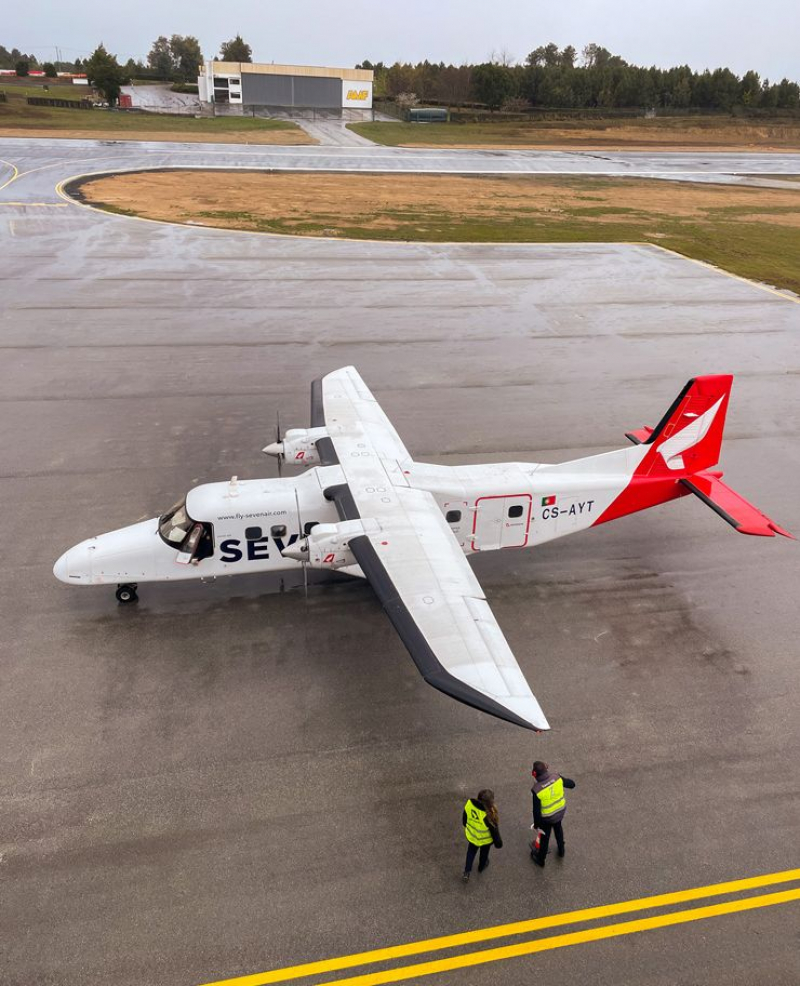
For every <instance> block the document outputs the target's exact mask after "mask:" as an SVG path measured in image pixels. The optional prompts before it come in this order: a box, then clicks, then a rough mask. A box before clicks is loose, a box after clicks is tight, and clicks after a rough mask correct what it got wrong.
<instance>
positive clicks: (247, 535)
mask: <svg viewBox="0 0 800 986" xmlns="http://www.w3.org/2000/svg"><path fill="white" fill-rule="evenodd" d="M260 538H261V528H260V527H245V529H244V539H245V541H258V540H259V539H260Z"/></svg>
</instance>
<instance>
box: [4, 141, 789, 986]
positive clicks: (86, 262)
mask: <svg viewBox="0 0 800 986" xmlns="http://www.w3.org/2000/svg"><path fill="white" fill-rule="evenodd" d="M22 144H23V142H6V141H4V142H2V144H0V158H4V159H5V160H8V161H12V162H13V163H14V164H16V165H17V167H18V168H19V170H20V171H25V170H26V167H27V168H34V167H38V168H42V169H43V170H40V171H37V172H35V173H33V174H30V175H28V176H24V177H21V178H19V179H18V180H17V181H16V182H14V183H13V184H11V185H9V186H8V187H7V188H6V189H5V190H4V191H2V192H0V202H5V203H9V202H12V201H18V200H19V201H24V202H26V203H27V204H26V205H23V206H14V205H5V206H2V205H0V239H1V240H2V250H3V253H2V257H3V260H2V267H1V268H0V295H1V296H2V313H1V314H0V345H1V346H2V367H3V375H2V380H3V383H2V392H1V393H0V400H1V401H2V416H0V450H1V454H2V459H1V460H0V461H1V462H2V466H1V467H0V468H1V469H2V473H1V474H0V490H2V502H3V506H4V509H3V511H2V515H1V519H0V536H1V537H2V544H3V545H4V547H5V553H6V563H5V564H4V565H3V566H2V569H0V598H2V600H3V604H2V633H0V662H1V663H0V667H2V686H1V687H0V750H2V755H1V759H0V764H1V765H0V811H2V821H1V823H0V832H1V833H2V834H0V880H2V893H1V894H0V925H2V927H3V932H2V936H3V949H2V951H0V981H2V983H3V984H4V986H23V984H24V986H30V984H31V983H33V982H36V983H58V984H62V983H69V984H73V983H76V984H77V983H80V984H81V986H101V984H102V986H107V984H108V983H111V982H113V983H114V984H115V986H141V984H145V983H146V984H162V983H163V984H170V986H172V984H177V983H185V984H199V983H206V982H209V981H212V980H217V979H223V978H226V977H230V976H234V975H237V974H244V973H248V972H258V971H259V970H264V969H269V968H272V967H277V966H282V965H291V964H293V963H295V962H302V961H307V960H314V959H323V958H327V957H330V956H334V955H339V954H343V953H348V952H355V951H360V950H362V949H368V948H376V947H380V946H382V945H393V944H396V943H399V942H403V941H408V940H413V939H416V938H428V937H431V936H432V935H444V934H450V933H453V932H457V931H462V930H466V929H470V928H480V927H485V926H488V925H493V924H500V923H503V922H506V921H519V920H522V919H524V918H529V917H535V916H539V915H546V914H552V913H556V912H559V911H567V910H572V909H575V908H582V907H586V906H592V905H596V904H606V903H611V902H614V901H620V900H625V899H627V898H633V897H638V896H643V895H648V894H655V893H660V892H665V891H671V890H680V889H683V888H686V887H693V886H698V885H701V884H711V883H715V882H717V881H722V880H731V879H736V878H739V877H748V876H753V875H756V874H760V873H771V872H775V871H780V870H786V869H789V868H792V867H797V866H798V863H799V859H798V846H800V812H798V790H799V789H800V768H799V767H798V764H799V763H800V717H798V715H797V696H798V694H799V693H800V662H799V661H798V645H797V640H798V631H799V630H800V619H799V617H798V608H797V587H798V558H800V556H798V547H797V545H795V544H793V543H791V542H788V541H785V540H783V539H774V540H768V539H760V538H747V537H741V536H737V535H736V534H735V533H734V532H733V531H732V530H731V529H730V528H729V527H728V526H727V525H726V524H725V523H723V522H722V521H721V520H720V518H719V517H717V516H716V515H715V514H714V513H712V511H710V510H707V509H705V508H704V507H703V505H702V504H701V503H699V502H697V501H695V502H687V500H681V501H679V502H677V503H674V504H671V505H669V506H666V507H662V508H659V509H657V510H653V511H649V512H646V513H644V514H641V515H638V516H635V517H632V518H628V519H625V520H622V521H618V522H616V523H614V524H610V525H607V526H606V527H604V528H601V529H598V530H597V531H590V532H588V533H585V534H581V535H577V536H575V537H574V538H567V539H564V540H561V541H556V542H553V543H551V544H548V545H545V546H544V547H542V548H540V549H538V550H536V551H530V552H525V551H519V552H517V551H514V552H506V553H499V554H495V555H491V556H487V557H482V558H479V559H478V560H477V561H476V562H475V571H476V573H477V575H478V577H479V578H480V580H481V582H482V584H483V586H484V588H485V590H486V593H487V596H488V598H489V601H490V603H491V605H492V607H493V610H494V612H495V613H496V615H497V617H498V620H499V622H500V624H501V626H502V627H503V629H504V631H505V633H506V636H507V637H508V639H509V642H510V644H511V646H512V649H513V650H514V651H515V653H516V655H517V657H518V660H519V662H520V665H521V666H522V668H523V670H524V671H525V673H526V675H527V676H528V678H529V680H530V682H531V684H532V687H533V690H534V692H535V693H536V695H537V697H538V698H539V699H540V701H541V703H542V706H543V708H544V709H545V711H546V713H547V715H548V718H549V719H550V722H551V724H552V727H553V729H552V732H551V733H550V734H548V735H547V736H543V737H536V736H533V735H531V734H529V733H526V732H524V731H522V730H517V729H515V728H514V727H511V726H509V725H507V724H504V723H502V722H499V721H496V720H493V719H491V718H488V717H486V716H484V715H482V714H481V713H478V712H475V711H473V710H470V709H468V708H466V707H464V706H461V705H459V704H457V703H455V702H453V701H451V700H449V699H447V698H446V697H444V696H442V695H440V694H439V693H437V692H435V691H433V690H432V689H430V688H429V687H428V686H426V685H425V684H424V682H423V681H422V680H421V678H420V677H419V675H418V673H417V671H416V669H415V667H414V665H413V663H412V662H411V660H410V658H409V657H408V655H407V654H406V652H405V650H404V649H403V647H402V645H401V644H400V642H399V640H398V639H397V637H396V636H395V634H394V632H393V630H392V627H391V625H390V624H389V622H388V620H387V619H386V618H385V616H384V615H383V613H382V611H381V609H380V606H379V604H378V603H377V601H376V600H375V598H374V596H373V594H372V591H371V589H370V588H369V586H368V585H365V584H363V583H360V582H355V581H353V582H351V581H346V580H342V581H340V582H337V583H336V584H334V585H326V586H312V588H311V590H310V592H309V594H308V598H307V599H306V598H305V597H304V595H303V593H302V591H301V590H298V589H296V588H287V591H285V592H283V593H281V592H279V591H278V586H276V585H274V584H272V583H265V582H262V581H260V580H259V579H254V578H245V579H243V580H240V581H233V580H231V581H228V582H217V583H215V584H214V585H186V584H184V585H171V586H162V587H159V586H142V588H141V592H140V602H139V603H138V605H136V606H131V607H120V606H118V605H117V604H116V602H115V600H114V595H113V591H112V590H111V589H109V588H99V589H93V588H85V589H78V588H73V589H70V588H69V587H66V586H63V585H61V584H59V583H58V582H56V580H55V579H54V578H53V576H52V573H51V569H52V564H53V561H54V560H55V558H56V557H57V556H58V555H59V554H60V553H61V552H62V551H63V550H64V549H65V548H67V547H69V546H70V545H71V544H74V543H76V542H77V541H80V540H81V539H83V538H84V537H87V536H89V535H91V534H93V533H97V532H100V531H103V530H110V529H112V528H114V527H116V526H119V525H122V524H126V523H129V522H133V521H135V520H138V519H140V518H143V517H147V516H152V515H154V514H156V513H158V512H160V511H161V510H163V509H165V508H166V507H167V506H169V505H170V504H171V503H172V502H174V500H175V499H177V498H178V497H179V496H180V495H181V494H182V493H183V492H185V491H186V490H187V489H188V488H189V487H191V486H192V485H193V484H194V483H196V482H198V481H205V480H223V479H226V478H228V477H229V476H230V475H232V474H234V473H235V474H237V475H239V476H240V477H248V476H257V475H271V474H273V473H272V470H273V469H274V465H273V464H272V463H271V462H270V461H267V460H265V459H264V457H263V456H262V455H261V454H260V453H259V449H261V448H262V447H263V446H264V445H265V444H266V443H267V442H268V441H270V440H271V439H272V434H273V427H274V420H275V413H276V411H277V410H280V413H281V420H282V422H283V424H284V427H290V426H293V425H297V426H303V425H305V424H306V423H307V421H308V411H309V408H308V385H309V382H310V381H311V379H313V378H314V377H316V376H319V375H320V374H322V373H325V372H326V371H328V370H331V369H333V368H335V367H338V366H342V365H345V364H347V363H354V364H356V365H357V366H358V368H359V370H360V371H361V373H362V375H363V376H364V378H365V380H366V381H367V382H368V384H369V385H370V386H371V387H372V389H373V390H374V392H375V394H376V396H377V397H378V399H379V400H380V401H381V403H382V405H383V406H384V408H385V410H386V411H387V413H388V414H389V416H390V417H391V418H392V420H393V422H394V424H395V426H396V427H397V429H398V431H399V433H400V435H401V436H402V438H403V439H404V441H405V442H406V444H407V445H408V447H409V448H410V449H411V450H412V452H414V453H415V455H416V456H417V457H418V458H420V459H427V460H431V461H440V462H446V463H451V464H456V463H466V462H470V461H492V460H496V461H503V460H515V459H520V460H529V459H536V458H538V459H540V460H543V461H557V460H559V459H562V458H572V457H575V456H578V455H581V454H584V453H586V452H590V451H599V450H602V449H605V448H612V447H619V446H621V445H623V444H624V438H623V434H624V432H625V431H627V430H630V429H631V428H637V427H641V425H643V424H651V425H652V424H655V423H656V421H657V420H658V418H659V417H660V416H661V414H662V413H663V412H664V410H665V409H666V408H667V407H668V405H669V404H670V403H671V401H672V399H673V398H674V396H675V395H676V394H677V392H678V391H679V389H680V388H681V386H682V385H683V383H684V382H685V381H686V380H687V379H688V378H689V377H690V376H693V375H696V374H699V373H713V372H732V373H734V374H735V375H736V381H735V384H734V391H733V398H732V403H731V409H730V412H729V416H728V426H727V432H726V441H725V443H724V445H723V460H722V467H723V468H724V469H725V470H726V480H727V481H728V482H729V483H730V484H731V485H732V486H733V487H734V488H735V489H737V490H738V491H740V492H741V493H742V494H743V495H744V496H746V497H748V498H749V499H752V500H753V501H754V502H755V503H756V504H757V505H758V506H759V507H761V508H762V509H763V510H764V511H765V512H766V513H767V514H769V515H770V516H771V517H774V518H775V519H776V520H777V521H778V522H779V523H780V524H782V525H784V526H786V527H788V528H789V529H790V530H793V531H795V532H800V507H798V499H797V490H798V487H799V486H800V451H799V449H800V445H799V444H798V437H799V436H800V399H798V382H797V381H798V374H800V343H799V342H798V340H799V339H800V305H798V304H797V303H796V301H794V300H792V299H790V298H788V297H785V296H781V295H779V294H777V293H773V292H770V291H767V290H765V289H763V288H761V287H758V286H756V285H753V284H750V283H747V282H744V281H741V280H738V279H735V278H732V277H729V276H725V275H724V274H723V273H721V272H718V271H715V270H713V269H711V268H709V267H706V266H704V265H701V264H698V263H694V262H690V261H687V260H684V259H683V258H681V257H679V256H677V255H674V254H670V253H668V252H666V251H662V250H659V249H657V248H655V247H644V246H641V247H635V246H622V245H619V246H609V245H602V246H596V245H591V244H589V245H528V246H509V245H504V246H490V245H480V246H477V245H476V246H465V245H460V246H451V245H436V244H425V245H413V244H407V245H405V244H376V243H347V242H337V243H333V242H326V241H310V240H309V241H303V240H297V239H281V238H277V237H263V236H257V235H247V234H237V233H231V232H227V231H222V230H204V229H189V228H180V227H171V226H162V225H159V224H155V223H146V222H140V221H136V220H133V219H127V218H123V217H115V216H110V215H104V214H98V213H95V212H92V211H91V210H88V209H86V208H83V207H80V206H77V205H69V204H67V203H66V202H64V201H63V200H62V199H60V198H58V197H57V196H55V194H54V193H53V191H52V189H53V186H54V184H55V182H56V181H57V180H60V179H61V178H63V177H68V176H69V175H71V174H74V173H76V172H77V171H78V170H80V169H81V168H88V167H90V166H94V165H96V164H97V163H98V162H99V164H100V166H101V167H106V166H107V163H108V161H109V160H111V159H112V157H113V159H114V160H115V161H117V163H120V162H123V161H128V162H129V164H130V166H131V167H138V166H140V161H141V156H142V155H143V154H146V155H147V159H148V160H152V161H154V163H159V164H161V163H163V158H164V155H165V153H166V152H165V151H164V150H163V149H162V148H158V149H155V150H153V149H152V146H151V147H148V148H146V149H144V150H142V148H141V147H139V148H136V147H134V148H122V149H120V147H119V146H117V147H115V148H113V149H112V150H106V149H104V150H102V151H100V152H99V157H96V158H93V159H92V161H91V162H88V161H78V160H77V154H78V150H79V149H78V148H75V149H74V150H71V151H70V152H69V154H66V152H64V150H63V144H64V142H60V143H59V144H58V146H55V145H48V144H46V143H42V144H39V145H33V144H32V143H27V144H25V146H24V147H23V148H22V150H20V147H21V145H22ZM48 148H49V149H48ZM87 150H88V151H91V152H92V153H95V152H96V151H97V148H96V147H95V146H92V147H91V148H85V147H84V148H82V149H80V152H81V153H84V152H86V151H87ZM217 150H218V149H216V148H215V151H214V153H216V152H217ZM360 150H361V149H358V151H359V153H360ZM287 151H290V152H291V154H293V155H297V154H298V152H297V151H296V150H295V149H287ZM193 152H194V149H193ZM353 152H354V149H352V148H349V149H348V154H349V153H353ZM48 153H50V154H51V155H52V157H51V159H50V160H49V162H48V158H47V154H48ZM181 153H183V152H181ZM187 153H188V152H187ZM220 153H230V152H220ZM250 153H251V151H250V149H248V150H247V151H243V152H241V154H242V155H244V154H250ZM258 153H267V152H258ZM268 153H270V154H271V153H274V149H272V148H271V149H269V152H268ZM330 153H331V149H329V148H326V149H325V154H330ZM26 155H27V157H26ZM126 155H127V156H126ZM773 160H774V158H773ZM747 167H748V169H749V170H750V171H753V170H757V169H756V168H754V166H753V164H752V163H750V162H749V163H748V164H747ZM44 169H46V170H44ZM7 174H8V175H9V176H11V174H12V173H11V171H9V172H7ZM5 180H6V179H5V177H0V185H2V184H3V182H4V181H5ZM33 202H44V203H45V204H44V205H42V206H35V205H33V204H32V203H33ZM534 757H542V758H544V759H546V760H548V761H550V762H551V763H553V764H554V765H556V766H557V767H558V768H560V769H561V770H563V772H564V773H565V774H567V775H568V776H570V777H573V778H574V779H575V780H576V782H577V785H578V787H577V788H576V790H575V791H574V792H572V795H571V798H570V806H569V811H568V815H567V820H566V824H565V828H566V834H567V857H566V859H565V860H564V861H563V863H562V862H561V861H559V860H552V862H548V865H547V867H546V869H545V870H544V871H539V870H538V869H535V868H533V867H532V866H531V864H530V862H529V860H528V857H527V851H526V840H527V837H528V825H529V821H530V794H529V786H530V785H529V769H530V762H531V760H532V759H533V758H534ZM485 785H489V786H491V787H493V788H494V790H495V792H496V794H497V798H498V802H499V805H500V810H501V828H502V831H503V835H504V839H505V847H504V848H503V850H502V851H500V852H496V853H495V855H494V858H493V866H492V868H491V869H490V870H489V871H488V872H487V873H485V874H482V875H481V876H480V877H477V875H476V876H475V877H474V878H473V881H472V884H471V885H470V886H468V887H465V886H463V885H462V884H461V882H460V880H459V875H460V870H461V865H462V862H463V860H462V851H463V835H462V832H461V830H460V827H459V821H460V812H461V806H462V804H463V802H464V799H465V798H466V797H467V796H469V795H471V794H474V793H476V791H477V789H478V788H480V787H482V786H485ZM797 915H798V911H797V905H796V904H789V905H786V906H783V907H768V908H764V909H763V910H759V911H753V912H749V913H741V914H736V915H731V916H727V917H722V918H718V919H715V920H714V921H708V922H706V921H703V922H700V923H697V924H689V925H686V926H683V927H674V928H669V929H664V930H660V931H653V932H648V933H647V934H642V935H637V936H634V937H629V938H626V939H625V940H624V941H619V940H616V941H615V940H611V941H606V942H600V943H594V944H587V945H583V946H581V947H575V948H569V949H565V950H560V951H554V952H549V953H543V954H541V955H536V956H531V957H529V958H523V959H517V960H514V961H512V962H505V963H502V964H500V965H492V966H488V967H486V968H485V969H483V970H471V971H470V970H468V971H466V972H463V971H462V972H460V973H456V972H453V973H446V974H444V975H441V976H439V977H437V978H436V979H435V980H431V981H436V982H438V983H441V984H443V986H450V984H456V983H459V984H463V983H468V982H475V981H478V977H480V978H481V979H482V978H483V977H485V976H489V977H490V978H492V979H494V980H495V981H497V982H502V983H503V984H507V986H518V984H519V986H522V984H527V983H529V982H530V981H531V979H536V978H540V977H542V978H544V979H553V980H557V981H559V982H562V981H564V982H570V983H572V982H591V983H592V984H600V986H605V984H608V986H611V984H614V986H618V984H621V983H626V984H631V986H632V984H637V986H641V984H651V983H652V984H668V983H669V984H672V983H676V982H680V983H684V982H686V983H689V982H692V983H694V982H702V983H703V984H714V986H716V984H719V986H722V984H725V986H730V984H737V986H739V984H740V986H745V984H748V986H749V984H752V983H753V982H755V981H758V979H764V980H766V981H769V982H770V983H771V984H772V986H782V984H787V986H788V984H796V982H797V980H798V978H800V958H798V955H799V950H798V937H797V927H798V922H797ZM470 977H472V978H470ZM326 981H328V980H326Z"/></svg>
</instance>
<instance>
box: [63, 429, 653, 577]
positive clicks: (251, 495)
mask: <svg viewBox="0 0 800 986" xmlns="http://www.w3.org/2000/svg"><path fill="white" fill-rule="evenodd" d="M643 448H644V447H643V446H632V447H630V448H627V449H621V450H619V451H616V452H609V453H605V454H604V455H598V456H591V457H590V458H587V459H579V460H576V461H574V462H568V463H563V464H560V465H545V464H539V463H498V464H489V465H474V466H456V467H448V466H437V465H429V464H425V463H417V462H414V463H409V465H408V467H407V468H406V469H404V470H399V469H398V476H396V477H393V481H394V482H395V484H397V483H407V484H408V485H409V486H410V487H413V488H415V489H424V490H427V491H428V492H430V493H431V494H432V495H433V496H434V498H435V499H436V501H437V503H438V505H439V507H440V509H441V511H442V513H443V514H444V516H445V518H446V519H447V521H448V523H449V525H450V528H451V530H452V531H453V534H454V535H455V537H456V539H457V540H458V542H459V544H460V545H461V547H462V550H463V551H464V553H465V554H467V555H470V554H473V553H475V552H480V551H495V550H497V549H499V548H524V547H532V546H534V545H537V544H542V543H543V542H545V541H550V540H552V539H553V538H557V537H563V536H564V535H566V534H572V533H574V532H576V531H580V530H584V529H585V528H587V527H591V526H592V524H594V523H595V522H596V521H597V520H598V518H599V517H600V516H601V514H602V513H603V511H604V510H605V509H606V508H607V507H608V506H609V505H610V504H611V503H612V502H613V501H614V499H615V498H616V497H617V496H618V495H619V494H620V492H621V491H622V490H623V489H624V488H625V486H626V485H627V483H628V482H629V480H630V477H631V474H632V471H633V469H634V468H635V466H636V464H637V463H638V461H640V460H641V457H642V455H643ZM343 482H344V476H343V473H342V470H341V469H340V468H339V466H320V467H317V468H312V469H309V470H308V471H306V472H305V473H303V474H301V475H298V476H294V477H291V478H284V479H250V480H238V481H237V480H231V481H230V482H227V483H209V484H205V485H203V486H198V487H195V488H194V489H192V490H191V491H190V492H189V494H188V495H187V497H186V501H185V513H186V515H187V516H188V518H189V520H190V522H191V523H198V524H201V525H203V528H204V534H205V545H206V547H205V549H204V551H203V552H200V556H199V557H194V558H193V559H192V561H191V562H190V563H185V562H186V556H185V555H184V556H183V559H182V560H181V551H180V550H179V548H180V545H179V544H175V543H171V542H169V541H167V540H166V539H165V537H164V535H163V525H162V532H160V530H159V527H160V522H159V519H158V518H153V519H152V520H147V521H143V522H141V523H138V524H133V525H131V526H130V527H124V528H121V529H120V530H117V531H111V532H110V533H108V534H101V535H99V536H97V537H92V538H89V539H88V540H86V541H83V542H81V543H80V544H78V545H76V546H75V547H74V548H70V550H69V551H67V552H65V554H63V555H62V556H61V558H59V560H58V561H57V562H56V564H55V567H54V572H55V574H56V576H57V577H58V578H59V579H61V580H62V581H63V582H66V583H69V584H72V585H81V584H82V585H100V584H124V583H139V582H167V581H176V580H185V579H198V578H203V579H214V578H218V577H221V576H227V575H237V574H245V573H256V572H276V571H281V570H288V569H296V568H299V567H300V565H301V562H300V561H297V560H295V559H293V558H287V557H285V556H284V555H283V554H282V553H281V552H282V551H283V550H284V549H285V548H287V547H290V546H291V545H292V544H293V543H294V542H295V541H297V540H298V539H300V538H303V537H304V536H306V535H307V534H308V533H309V530H310V529H311V528H313V526H314V525H316V524H335V523H336V522H337V521H338V520H339V517H338V514H337V511H336V507H335V505H334V503H332V502H331V501H329V500H328V499H326V497H325V495H324V491H325V490H326V489H329V488H331V487H334V486H337V485H340V484H341V483H343ZM345 571H346V569H345ZM352 574H356V575H357V574H360V573H359V571H358V570H354V571H353V572H352Z"/></svg>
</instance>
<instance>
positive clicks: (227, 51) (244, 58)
mask: <svg viewBox="0 0 800 986" xmlns="http://www.w3.org/2000/svg"><path fill="white" fill-rule="evenodd" d="M219 57H220V60H221V61H223V62H252V60H253V49H252V48H251V47H250V45H249V44H247V43H246V42H245V41H244V40H243V39H242V36H241V34H237V35H236V37H235V38H233V39H232V40H231V41H223V42H222V44H221V45H220V46H219ZM364 68H367V66H366V65H365V66H364ZM369 68H372V66H371V65H370V66H369Z"/></svg>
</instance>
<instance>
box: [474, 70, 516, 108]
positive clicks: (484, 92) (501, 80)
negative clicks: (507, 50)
mask: <svg viewBox="0 0 800 986" xmlns="http://www.w3.org/2000/svg"><path fill="white" fill-rule="evenodd" d="M472 87H473V89H474V90H475V97H476V98H477V99H478V101H479V102H481V103H485V104H486V105H487V106H488V107H489V109H490V110H492V111H494V110H499V109H500V107H501V106H502V105H503V103H504V102H505V101H506V100H507V99H508V97H509V96H511V95H513V93H514V77H513V75H512V74H511V72H510V71H509V70H508V69H507V68H505V67H504V66H503V65H493V64H492V63H491V62H486V63H485V64H484V65H476V66H475V68H474V69H473V71H472Z"/></svg>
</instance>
